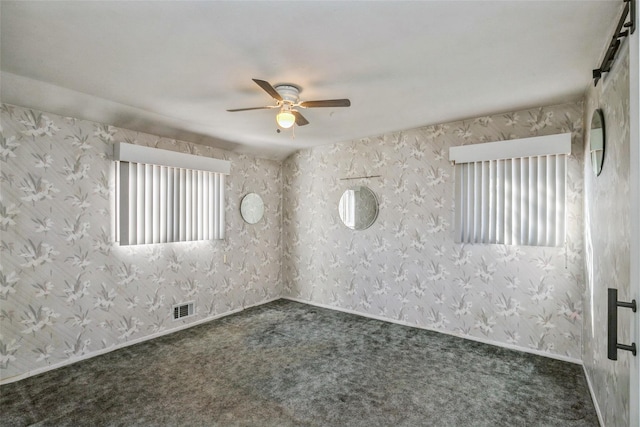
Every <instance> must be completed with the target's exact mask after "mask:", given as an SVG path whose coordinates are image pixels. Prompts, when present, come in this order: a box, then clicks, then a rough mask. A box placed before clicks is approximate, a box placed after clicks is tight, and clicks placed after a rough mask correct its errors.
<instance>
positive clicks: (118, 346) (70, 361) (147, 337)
mask: <svg viewBox="0 0 640 427" xmlns="http://www.w3.org/2000/svg"><path fill="white" fill-rule="evenodd" d="M279 299H280V297H276V298H271V299H269V300H266V301H262V302H259V303H256V304H252V305H247V306H245V307H242V308H237V309H235V310H231V311H227V312H225V313H222V314H216V315H215V316H210V317H206V318H204V319H200V320H196V321H195V322H192V323H186V324H183V325H180V326H176V327H175V328H172V329H166V330H164V331H160V332H156V333H155V334H151V335H145V336H144V337H140V338H136V339H134V340H131V341H126V342H123V343H120V344H115V345H113V346H111V347H108V348H102V349H99V350H95V351H92V352H91V353H88V354H84V355H82V356H79V357H74V358H70V359H67V360H63V361H62V362H58V363H54V364H51V365H48V366H43V367H41V368H38V369H34V370H31V371H27V372H25V373H22V374H19V375H15V376H13V377H9V378H2V379H1V380H0V385H4V384H9V383H13V382H16V381H20V380H23V379H25V378H29V377H32V376H34V375H39V374H42V373H45V372H47V371H52V370H54V369H58V368H62V367H63V366H68V365H71V364H74V363H76V362H81V361H83V360H87V359H91V358H93V357H96V356H101V355H103V354H106V353H110V352H112V351H115V350H119V349H121V348H124V347H129V346H132V345H135V344H139V343H141V342H145V341H149V340H152V339H155V338H159V337H161V336H164V335H169V334H172V333H174V332H178V331H182V330H184V329H188V328H191V327H193V326H197V325H201V324H203V323H207V322H211V321H212V320H216V319H220V318H222V317H226V316H230V315H232V314H235V313H239V312H241V311H243V310H246V309H247V308H251V307H256V306H259V305H263V304H268V303H270V302H273V301H276V300H279Z"/></svg>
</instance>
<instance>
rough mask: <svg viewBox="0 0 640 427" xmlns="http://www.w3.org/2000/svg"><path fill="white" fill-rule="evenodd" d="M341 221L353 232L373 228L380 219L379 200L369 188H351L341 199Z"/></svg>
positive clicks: (339, 207) (339, 209) (339, 208)
mask: <svg viewBox="0 0 640 427" xmlns="http://www.w3.org/2000/svg"><path fill="white" fill-rule="evenodd" d="M338 211H339V213H340V219H341V220H342V222H343V223H344V225H346V226H347V227H349V228H351V229H352V230H364V229H366V228H369V227H371V225H372V224H373V223H374V222H375V221H376V218H377V217H378V199H377V198H376V195H375V193H374V192H373V191H371V190H370V189H369V188H368V187H363V186H359V187H351V188H349V189H348V190H346V191H345V192H344V193H343V194H342V197H341V198H340V204H339V205H338Z"/></svg>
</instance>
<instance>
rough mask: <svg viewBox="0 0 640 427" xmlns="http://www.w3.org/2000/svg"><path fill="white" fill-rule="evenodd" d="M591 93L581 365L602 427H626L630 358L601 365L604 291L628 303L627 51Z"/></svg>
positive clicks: (626, 316) (625, 324)
mask: <svg viewBox="0 0 640 427" xmlns="http://www.w3.org/2000/svg"><path fill="white" fill-rule="evenodd" d="M625 46H626V47H625V49H624V50H623V51H621V52H620V53H619V54H618V55H620V58H619V63H617V64H616V66H614V68H613V69H612V71H611V73H609V74H607V76H606V77H605V79H604V80H602V81H601V83H599V84H598V86H596V87H591V88H590V89H589V90H588V92H587V97H586V105H585V114H584V123H585V129H588V128H590V127H591V118H592V115H593V111H594V110H595V109H596V108H601V109H602V110H603V113H604V120H605V132H606V137H605V138H606V140H605V153H604V163H603V165H602V173H601V174H600V176H597V177H596V176H595V174H594V173H593V171H592V169H591V164H590V163H589V156H588V155H589V152H588V147H589V138H588V137H585V167H584V176H585V228H584V234H585V271H586V292H585V298H584V304H585V317H584V332H583V334H584V346H583V351H582V359H583V363H584V366H585V370H586V372H587V376H588V377H589V380H590V382H591V385H592V387H593V390H594V394H595V396H594V398H595V400H596V402H597V404H598V407H599V409H600V413H601V415H602V418H603V420H604V423H605V425H607V426H626V425H629V363H630V358H631V357H633V356H632V355H631V353H629V352H626V351H618V360H617V361H612V360H609V359H607V288H617V289H618V298H619V299H620V300H622V301H630V300H631V298H630V297H629V295H630V291H631V289H630V272H631V269H630V266H631V264H630V262H631V258H630V245H631V242H630V240H629V239H630V236H629V232H628V230H629V228H630V226H631V223H630V221H631V219H630V215H631V206H630V203H629V199H630V192H629V191H630V188H629V185H630V183H629V177H630V169H629V167H630V164H629V157H630V133H629V125H630V124H629V50H628V45H625ZM631 315H632V314H631V310H627V309H619V310H618V341H619V342H621V343H624V344H629V343H630V341H631V338H630V337H631V332H630V326H631V325H630V323H631Z"/></svg>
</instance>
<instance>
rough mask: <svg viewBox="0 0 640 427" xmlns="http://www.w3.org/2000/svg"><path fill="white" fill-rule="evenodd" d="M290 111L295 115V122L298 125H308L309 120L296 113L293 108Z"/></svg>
mask: <svg viewBox="0 0 640 427" xmlns="http://www.w3.org/2000/svg"><path fill="white" fill-rule="evenodd" d="M291 112H292V113H293V115H294V116H296V124H297V125H298V126H304V125H308V124H309V121H308V120H307V119H305V118H304V116H303V115H302V114H300V113H298V112H297V111H295V110H293V111H291Z"/></svg>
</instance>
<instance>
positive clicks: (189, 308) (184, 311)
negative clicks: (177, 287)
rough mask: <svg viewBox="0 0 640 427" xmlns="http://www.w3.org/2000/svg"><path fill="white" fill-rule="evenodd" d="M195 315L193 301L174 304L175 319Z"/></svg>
mask: <svg viewBox="0 0 640 427" xmlns="http://www.w3.org/2000/svg"><path fill="white" fill-rule="evenodd" d="M188 316H193V303H192V302H188V303H186V304H176V305H174V306H173V320H178V319H182V318H183V317H188Z"/></svg>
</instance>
